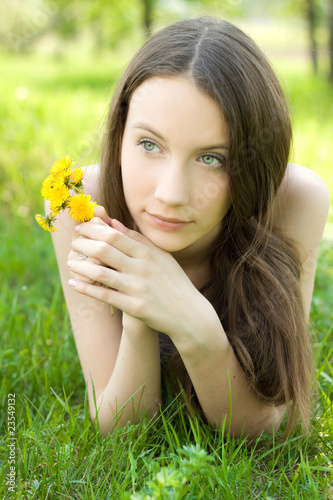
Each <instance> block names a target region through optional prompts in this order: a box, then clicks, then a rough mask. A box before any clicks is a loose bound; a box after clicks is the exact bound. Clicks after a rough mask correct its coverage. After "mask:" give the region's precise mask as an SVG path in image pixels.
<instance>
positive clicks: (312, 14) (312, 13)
mask: <svg viewBox="0 0 333 500" xmlns="http://www.w3.org/2000/svg"><path fill="white" fill-rule="evenodd" d="M331 1H332V0H331ZM306 15H307V20H308V27H309V37H310V50H311V60H312V68H313V72H314V74H315V75H316V74H317V73H318V52H317V49H318V47H317V39H316V26H317V12H316V6H315V0H306Z"/></svg>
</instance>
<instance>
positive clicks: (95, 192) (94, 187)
mask: <svg viewBox="0 0 333 500" xmlns="http://www.w3.org/2000/svg"><path fill="white" fill-rule="evenodd" d="M82 170H83V171H84V177H83V178H84V191H85V193H86V194H89V195H90V196H91V197H92V198H93V199H94V200H95V201H96V202H97V203H99V199H100V194H99V179H100V165H99V164H96V165H88V166H86V167H82Z"/></svg>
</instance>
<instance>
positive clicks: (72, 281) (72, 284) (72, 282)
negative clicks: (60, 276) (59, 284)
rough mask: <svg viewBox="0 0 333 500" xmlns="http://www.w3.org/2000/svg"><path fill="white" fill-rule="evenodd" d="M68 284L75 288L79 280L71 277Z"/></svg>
mask: <svg viewBox="0 0 333 500" xmlns="http://www.w3.org/2000/svg"><path fill="white" fill-rule="evenodd" d="M68 284H69V286H71V287H72V288H75V287H76V285H77V281H76V280H73V279H70V280H68Z"/></svg>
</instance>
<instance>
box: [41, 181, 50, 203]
mask: <svg viewBox="0 0 333 500" xmlns="http://www.w3.org/2000/svg"><path fill="white" fill-rule="evenodd" d="M52 189H53V180H52V178H51V177H50V176H48V177H46V179H45V180H44V181H43V183H42V189H41V193H42V196H43V198H44V200H48V199H49V196H50V193H51V192H52Z"/></svg>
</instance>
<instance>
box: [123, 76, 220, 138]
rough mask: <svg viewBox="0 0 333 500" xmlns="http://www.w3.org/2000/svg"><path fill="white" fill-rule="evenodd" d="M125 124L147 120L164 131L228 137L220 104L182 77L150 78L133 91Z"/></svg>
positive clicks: (194, 135)
mask: <svg viewBox="0 0 333 500" xmlns="http://www.w3.org/2000/svg"><path fill="white" fill-rule="evenodd" d="M127 121H128V125H133V124H135V123H137V122H140V123H141V122H144V123H146V122H148V124H150V125H151V126H153V127H154V128H155V129H158V130H161V131H162V130H163V131H165V132H170V133H172V131H177V134H179V132H180V131H181V134H182V136H183V138H184V136H185V135H187V136H188V135H190V136H193V137H197V136H200V137H201V139H202V140H203V141H204V140H205V139H206V140H208V141H212V140H213V141H221V140H224V141H226V140H228V138H229V128H228V125H227V122H226V120H225V118H224V116H223V113H222V110H221V108H220V106H219V105H218V104H217V102H216V101H214V99H212V98H211V97H210V96H209V95H207V94H205V93H204V92H203V91H201V90H200V89H199V88H198V87H197V86H196V85H195V84H194V83H193V82H192V81H191V80H190V79H189V78H186V77H183V76H163V77H152V78H148V79H147V80H145V81H144V82H143V83H142V84H141V85H140V86H139V87H137V89H136V90H135V91H134V93H133V95H132V98H131V101H130V106H129V112H128V117H127Z"/></svg>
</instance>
